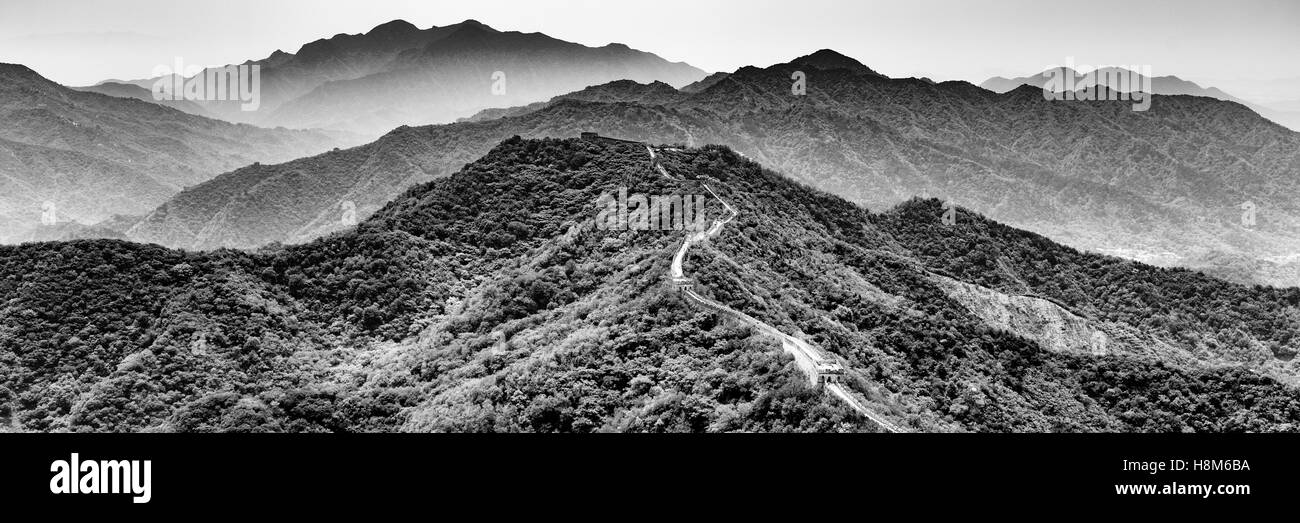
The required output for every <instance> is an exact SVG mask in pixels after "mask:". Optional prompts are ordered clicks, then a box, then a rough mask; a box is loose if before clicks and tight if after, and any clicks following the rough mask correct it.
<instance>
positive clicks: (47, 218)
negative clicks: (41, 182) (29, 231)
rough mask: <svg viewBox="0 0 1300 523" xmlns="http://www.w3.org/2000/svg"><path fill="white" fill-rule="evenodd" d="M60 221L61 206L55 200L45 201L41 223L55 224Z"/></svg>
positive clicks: (42, 205)
mask: <svg viewBox="0 0 1300 523" xmlns="http://www.w3.org/2000/svg"><path fill="white" fill-rule="evenodd" d="M56 223H59V208H58V206H56V205H54V202H45V203H43V204H41V225H54V224H56Z"/></svg>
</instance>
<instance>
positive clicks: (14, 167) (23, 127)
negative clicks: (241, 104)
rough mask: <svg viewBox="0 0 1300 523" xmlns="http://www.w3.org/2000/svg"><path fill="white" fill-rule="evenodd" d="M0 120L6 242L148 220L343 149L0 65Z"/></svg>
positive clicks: (317, 137) (311, 136)
mask: <svg viewBox="0 0 1300 523" xmlns="http://www.w3.org/2000/svg"><path fill="white" fill-rule="evenodd" d="M0 120H2V121H4V125H3V126H0V188H2V189H3V190H0V242H14V241H22V240H23V239H25V238H29V237H31V235H33V234H39V231H37V229H39V228H40V227H42V226H43V224H44V223H45V222H43V221H42V219H43V218H44V219H45V221H46V222H48V221H49V220H50V219H57V220H58V221H61V222H67V221H76V222H80V223H83V224H87V225H89V224H92V223H95V222H98V221H100V220H103V219H106V218H109V217H110V216H112V215H114V214H137V215H138V214H144V213H145V212H147V211H148V210H150V209H152V208H154V207H156V206H157V205H158V204H159V203H161V202H163V201H164V200H166V199H167V198H168V197H170V196H172V195H174V194H175V193H176V192H177V191H179V190H180V189H181V188H182V187H184V186H186V185H194V184H198V183H201V182H203V181H206V180H208V179H209V178H211V177H212V176H215V175H216V174H218V173H220V172H223V171H227V170H230V169H232V168H234V167H237V166H241V165H246V164H250V163H254V162H259V161H284V160H287V159H290V158H295V157H299V156H302V155H305V154H314V153H318V152H321V151H324V150H328V149H329V148H330V147H334V146H335V145H336V144H337V143H338V141H339V140H338V139H337V138H336V137H334V136H331V135H326V134H322V133H317V132H305V131H286V130H283V129H280V130H274V129H259V128H256V127H251V126H247V125H233V124H229V123H226V122H221V121H217V120H210V119H206V118H201V117H198V116H193V115H188V114H185V113H183V112H180V111H177V110H174V109H169V108H166V107H162V106H159V105H156V104H153V103H146V102H142V101H139V100H133V99H127V98H117V97H112V96H106V95H102V94H97V93H89V92H80V91H75V90H72V89H68V88H65V87H63V86H60V85H58V84H55V83H54V82H51V81H49V80H46V79H45V78H42V77H41V76H40V75H38V74H37V73H35V72H34V71H32V70H30V69H28V68H26V67H23V66H21V65H7V64H0ZM47 213H49V214H47Z"/></svg>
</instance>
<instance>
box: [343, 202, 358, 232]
mask: <svg viewBox="0 0 1300 523" xmlns="http://www.w3.org/2000/svg"><path fill="white" fill-rule="evenodd" d="M339 207H340V208H341V209H343V216H340V217H339V222H340V223H342V224H343V225H344V226H346V227H351V226H353V225H356V224H357V204H355V203H353V202H352V200H348V201H345V202H343V203H341V204H339Z"/></svg>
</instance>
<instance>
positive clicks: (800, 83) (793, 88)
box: [790, 71, 808, 96]
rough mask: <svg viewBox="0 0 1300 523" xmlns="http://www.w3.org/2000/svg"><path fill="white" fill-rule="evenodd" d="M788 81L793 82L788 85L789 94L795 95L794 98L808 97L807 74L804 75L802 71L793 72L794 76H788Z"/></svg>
mask: <svg viewBox="0 0 1300 523" xmlns="http://www.w3.org/2000/svg"><path fill="white" fill-rule="evenodd" d="M790 79H791V80H794V83H793V84H790V94H792V95H795V96H807V95H808V75H807V74H804V72H803V71H795V72H794V74H792V75H790Z"/></svg>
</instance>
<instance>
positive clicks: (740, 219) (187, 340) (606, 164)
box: [0, 104, 1300, 432]
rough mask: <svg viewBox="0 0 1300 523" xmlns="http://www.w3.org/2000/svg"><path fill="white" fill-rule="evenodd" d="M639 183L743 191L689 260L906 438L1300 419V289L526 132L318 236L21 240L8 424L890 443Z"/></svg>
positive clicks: (729, 164) (701, 158)
mask: <svg viewBox="0 0 1300 523" xmlns="http://www.w3.org/2000/svg"><path fill="white" fill-rule="evenodd" d="M562 105H563V104H562ZM650 147H653V148H654V149H653V150H657V153H655V154H657V157H658V160H657V161H652V160H651V154H652V150H651V149H650ZM656 167H663V170H662V171H658V170H656ZM620 189H622V190H626V191H628V192H630V193H633V194H651V195H674V194H677V195H690V194H700V193H706V191H707V193H706V194H710V195H716V197H711V198H710V199H709V203H708V204H707V205H706V206H705V208H704V211H703V212H704V213H705V215H706V216H707V217H708V219H710V220H713V219H717V218H719V217H721V216H723V215H724V214H726V213H727V212H729V211H730V212H733V216H734V219H733V220H731V221H730V223H729V224H727V225H726V227H725V228H724V229H722V230H721V232H720V234H718V235H717V237H716V238H714V239H712V240H709V241H707V242H704V243H703V244H701V245H698V246H697V247H696V248H695V249H692V251H691V254H690V255H689V257H687V259H686V260H685V262H684V265H685V270H686V272H687V273H688V274H690V275H691V278H692V279H693V280H694V281H695V287H696V291H695V292H698V293H701V294H703V295H704V296H706V297H708V299H711V300H714V301H716V302H718V303H721V304H725V306H727V307H730V308H732V309H734V310H737V311H742V312H743V313H744V314H747V315H749V316H751V317H753V318H756V319H757V320H758V321H763V322H765V323H767V324H770V325H772V326H775V328H779V329H781V331H782V332H787V333H791V335H792V336H797V337H798V338H800V339H803V340H806V342H807V343H809V344H812V345H815V346H817V347H819V348H820V350H822V351H825V352H826V353H827V354H828V357H829V358H832V359H833V360H834V361H836V362H838V363H840V364H841V365H842V366H843V368H844V374H843V379H842V382H843V384H844V387H845V390H847V391H848V392H847V393H848V394H851V395H852V396H854V397H856V398H857V400H858V401H860V402H861V404H863V405H866V406H867V407H868V408H870V409H872V410H874V411H875V412H877V413H879V416H880V417H881V419H886V420H888V421H889V423H891V424H894V425H897V426H899V427H902V428H904V429H905V430H911V431H940V432H948V431H958V432H960V431H989V432H1002V431H1063V432H1074V431H1155V432H1187V431H1195V432H1237V431H1295V430H1296V429H1297V427H1300V425H1297V422H1300V392H1297V390H1296V389H1295V388H1294V386H1293V383H1294V380H1295V377H1296V370H1297V369H1296V366H1295V364H1294V361H1295V359H1294V358H1295V355H1296V354H1297V350H1300V336H1297V334H1300V321H1297V320H1298V319H1300V290H1297V289H1285V290H1283V289H1272V288H1265V287H1251V286H1242V285H1235V284H1231V283H1226V282H1224V281H1222V280H1218V279H1215V278H1211V277H1207V276H1204V275H1202V274H1198V273H1195V272H1192V271H1188V270H1183V269H1162V268H1156V267H1151V266H1147V265H1143V264H1141V263H1136V262H1132V261H1126V260H1121V259H1117V258H1114V257H1108V256H1102V255H1097V254H1089V253H1083V252H1080V251H1078V250H1075V249H1072V248H1069V247H1065V246H1061V245H1059V244H1056V243H1054V242H1052V241H1050V240H1048V239H1046V238H1044V237H1042V236H1039V235H1036V234H1032V233H1027V232H1025V231H1020V230H1016V229H1013V228H1010V227H1007V226H1004V225H1001V224H998V223H996V222H993V221H991V220H988V219H986V218H984V217H982V216H979V215H977V214H973V213H970V212H968V211H967V210H965V209H960V208H958V209H955V219H954V220H951V221H949V220H946V218H945V214H946V213H947V210H946V209H945V208H944V206H943V205H942V203H941V202H940V201H938V200H934V199H913V200H909V201H907V202H904V203H903V204H901V205H899V206H897V207H894V208H891V209H888V210H882V211H880V212H875V213H872V212H869V211H867V210H866V209H864V208H862V207H860V206H857V205H854V204H853V203H851V202H849V201H847V200H844V199H842V198H839V197H835V196H832V195H829V194H827V193H825V192H822V191H818V190H814V189H811V188H809V187H807V186H804V185H802V184H800V183H797V182H794V181H792V180H790V179H789V178H787V177H785V176H782V175H780V174H778V173H775V172H772V171H769V170H766V169H764V168H762V167H761V166H760V165H759V164H757V163H755V162H753V161H750V160H747V159H745V158H744V157H742V156H740V155H739V154H737V153H735V152H733V151H731V150H730V149H727V148H725V147H720V146H705V147H702V148H684V147H680V146H659V145H644V144H640V143H624V142H613V141H607V140H602V139H581V140H580V139H568V140H554V139H543V140H524V139H520V138H510V139H507V140H505V141H503V142H501V143H500V144H498V145H497V146H495V147H494V148H492V150H491V151H489V152H488V153H487V154H486V155H485V156H483V157H482V158H479V159H477V160H475V161H473V162H471V163H469V164H468V165H466V166H465V167H464V168H463V169H460V170H459V171H458V172H456V173H454V174H451V175H448V176H443V177H440V178H439V179H437V180H434V181H431V182H428V183H424V184H420V185H417V186H414V187H412V188H410V189H409V190H407V191H405V192H404V193H402V194H401V195H399V196H398V197H396V198H395V199H394V200H393V201H391V202H390V203H388V204H387V205H385V206H384V207H383V208H382V209H380V210H379V211H377V212H375V213H374V214H373V215H372V216H370V217H369V218H368V219H367V220H365V221H363V222H361V223H360V224H359V225H358V226H357V227H355V228H350V229H348V230H345V231H340V232H338V233H336V234H332V235H329V236H327V237H325V238H321V239H318V240H315V241H312V242H308V243H306V244H303V245H297V246H288V247H286V246H273V247H270V248H266V249H262V250H259V251H256V252H244V251H234V250H220V251H211V252H190V251H179V250H171V249H166V248H162V247H159V246H155V245H144V244H138V243H128V242H122V241H114V240H81V241H71V242H50V243H37V244H28V245H22V246H9V247H0V295H3V296H6V298H7V300H6V301H5V302H3V303H0V319H2V320H3V321H0V325H4V327H3V328H0V363H3V364H2V365H0V424H3V426H5V427H7V428H8V429H9V430H19V431H65V430H69V431H295V432H307V431H322V432H323V431H334V432H358V431H399V430H403V431H475V432H478V431H495V432H515V431H525V432H594V431H631V432H676V431H700V432H702V431H716V432H723V431H874V430H878V429H879V426H877V425H876V424H874V423H873V422H871V421H869V420H867V419H866V418H863V417H859V416H857V415H855V413H854V412H853V411H851V410H849V409H848V408H847V407H845V406H844V405H843V404H841V403H838V402H834V401H831V400H830V399H829V398H828V397H827V396H825V395H823V394H821V393H820V392H819V391H818V389H815V388H811V387H809V386H808V385H807V381H806V380H805V379H804V378H803V376H802V375H800V373H799V371H798V369H797V367H796V365H795V362H794V361H793V360H792V359H791V358H790V357H789V356H786V355H783V354H782V351H781V345H780V343H779V342H778V341H776V340H775V339H773V338H772V337H770V336H769V335H767V334H765V333H764V332H763V331H761V330H758V329H751V328H749V327H746V326H745V325H744V324H741V323H738V322H736V321H735V320H733V319H731V318H730V317H727V316H722V315H719V314H718V313H717V312H715V310H713V309H710V308H705V307H701V306H700V305H699V304H698V303H696V302H694V301H692V300H689V299H687V298H686V296H685V295H684V294H683V293H680V292H677V290H676V289H675V288H674V286H673V284H672V283H671V282H670V280H669V278H668V275H669V266H670V265H671V264H672V261H671V260H672V258H673V256H674V253H675V252H677V250H678V246H679V245H681V242H682V240H683V239H684V238H685V237H686V236H687V235H688V234H691V233H690V232H683V231H673V230H649V231H637V230H626V231H621V230H606V229H603V228H600V227H597V226H596V220H597V216H598V214H597V212H598V211H599V209H600V205H599V203H598V202H599V201H600V196H601V195H602V194H610V193H617V192H619V191H620Z"/></svg>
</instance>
